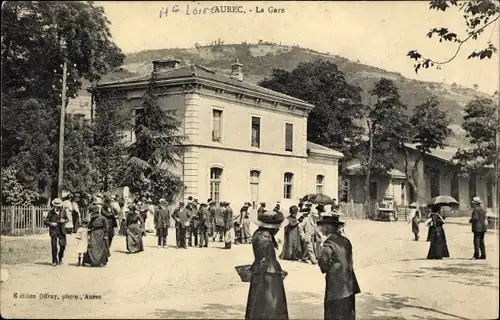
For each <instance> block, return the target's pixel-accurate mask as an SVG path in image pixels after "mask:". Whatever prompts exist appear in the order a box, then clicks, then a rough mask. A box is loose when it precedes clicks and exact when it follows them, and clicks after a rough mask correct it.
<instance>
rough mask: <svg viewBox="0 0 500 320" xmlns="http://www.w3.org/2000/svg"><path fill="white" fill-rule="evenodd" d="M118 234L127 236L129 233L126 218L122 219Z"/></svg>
mask: <svg viewBox="0 0 500 320" xmlns="http://www.w3.org/2000/svg"><path fill="white" fill-rule="evenodd" d="M118 234H119V235H120V236H126V235H127V221H125V219H122V220H121V221H120V229H119V230H118Z"/></svg>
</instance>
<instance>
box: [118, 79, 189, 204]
mask: <svg viewBox="0 0 500 320" xmlns="http://www.w3.org/2000/svg"><path fill="white" fill-rule="evenodd" d="M157 96H158V92H157V88H156V80H155V75H154V73H153V74H152V76H151V80H150V83H149V86H148V88H147V90H146V93H145V95H144V100H143V103H142V108H141V109H142V112H140V113H139V114H138V115H137V117H136V123H135V124H134V133H135V141H134V142H133V143H132V144H131V145H130V146H129V147H128V152H129V159H128V162H127V166H126V169H125V172H124V173H123V176H124V181H123V183H124V185H127V186H129V187H130V190H131V191H132V192H133V193H149V194H152V195H153V197H168V198H171V197H172V196H173V194H154V192H163V191H169V190H170V191H171V192H175V193H176V192H178V191H179V190H181V188H182V187H183V186H184V185H183V184H182V181H181V180H180V179H178V177H176V176H175V175H174V174H172V173H171V171H169V170H168V167H172V166H174V165H177V164H178V163H179V161H180V159H181V157H182V155H183V152H184V146H183V142H184V140H185V137H184V136H183V135H182V134H181V133H180V128H181V126H182V123H181V122H180V121H179V120H178V119H177V117H176V110H174V109H168V110H164V109H162V108H161V106H160V105H159V104H158V101H157ZM159 184H167V185H168V187H167V189H162V188H161V187H160V186H159Z"/></svg>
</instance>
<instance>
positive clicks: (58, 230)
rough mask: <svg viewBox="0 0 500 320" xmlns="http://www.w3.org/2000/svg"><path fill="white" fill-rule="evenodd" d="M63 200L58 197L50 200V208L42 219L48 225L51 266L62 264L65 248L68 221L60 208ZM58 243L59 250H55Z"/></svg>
mask: <svg viewBox="0 0 500 320" xmlns="http://www.w3.org/2000/svg"><path fill="white" fill-rule="evenodd" d="M62 205H63V202H62V200H61V199H59V198H55V199H54V200H52V209H50V211H49V214H48V215H47V217H46V218H45V220H44V224H45V225H46V226H48V227H49V236H50V246H51V248H52V266H56V265H58V264H62V259H63V257H64V249H66V228H65V225H66V223H67V222H68V221H69V219H68V216H67V215H66V212H65V211H63V210H62V209H63V208H62ZM57 244H59V252H58V251H57Z"/></svg>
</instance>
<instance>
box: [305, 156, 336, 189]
mask: <svg viewBox="0 0 500 320" xmlns="http://www.w3.org/2000/svg"><path fill="white" fill-rule="evenodd" d="M306 165H307V167H306V169H307V175H306V180H305V183H304V190H303V191H304V192H303V193H304V195H306V194H309V193H316V176H317V175H323V176H324V177H325V178H324V183H323V194H325V195H328V196H329V197H331V198H336V199H337V198H338V193H339V192H338V190H339V174H338V161H337V160H335V159H325V158H322V157H316V156H309V158H308V159H307V163H306Z"/></svg>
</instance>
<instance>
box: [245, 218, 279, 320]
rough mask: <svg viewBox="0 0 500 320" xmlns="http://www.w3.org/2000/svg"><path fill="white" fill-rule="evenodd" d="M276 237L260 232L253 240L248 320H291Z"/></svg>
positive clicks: (258, 230)
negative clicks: (277, 254) (278, 257)
mask: <svg viewBox="0 0 500 320" xmlns="http://www.w3.org/2000/svg"><path fill="white" fill-rule="evenodd" d="M276 247H277V243H276V240H275V239H274V236H273V235H272V234H271V233H270V232H269V230H266V229H264V228H259V229H257V231H255V233H254V234H253V236H252V248H253V253H254V257H255V260H254V263H253V264H252V267H251V271H252V277H251V280H250V289H249V291H248V301H247V307H246V314H245V319H288V308H287V302H286V294H285V287H284V285H283V277H282V272H283V270H282V269H281V265H280V264H279V262H278V260H277V259H276V252H275V250H276Z"/></svg>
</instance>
